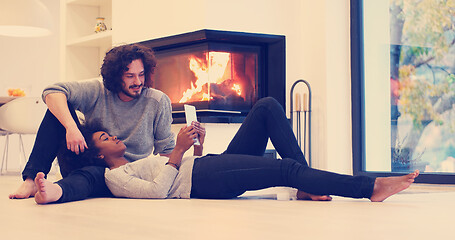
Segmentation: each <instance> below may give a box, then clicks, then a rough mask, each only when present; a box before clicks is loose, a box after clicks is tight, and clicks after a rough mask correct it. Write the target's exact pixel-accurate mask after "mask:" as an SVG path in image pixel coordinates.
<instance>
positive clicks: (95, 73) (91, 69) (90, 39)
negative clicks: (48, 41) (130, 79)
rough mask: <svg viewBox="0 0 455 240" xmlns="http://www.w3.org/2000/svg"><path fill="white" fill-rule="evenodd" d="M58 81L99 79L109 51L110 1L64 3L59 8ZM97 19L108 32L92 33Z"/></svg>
mask: <svg viewBox="0 0 455 240" xmlns="http://www.w3.org/2000/svg"><path fill="white" fill-rule="evenodd" d="M60 10H61V11H60V13H61V16H60V19H61V59H62V61H61V64H60V69H61V72H60V78H61V79H60V81H81V80H87V79H94V78H100V67H101V64H102V61H103V58H104V55H105V53H106V51H107V50H109V49H110V48H111V47H112V33H113V31H112V0H66V2H65V3H64V4H61V9H60ZM97 17H104V18H105V20H104V22H105V24H106V26H107V29H108V30H107V31H104V32H100V33H95V31H94V29H95V24H96V18H97Z"/></svg>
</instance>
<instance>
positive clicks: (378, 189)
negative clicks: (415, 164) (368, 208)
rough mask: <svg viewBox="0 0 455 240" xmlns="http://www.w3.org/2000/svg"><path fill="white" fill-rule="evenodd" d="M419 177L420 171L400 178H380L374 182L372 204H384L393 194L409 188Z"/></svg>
mask: <svg viewBox="0 0 455 240" xmlns="http://www.w3.org/2000/svg"><path fill="white" fill-rule="evenodd" d="M417 176H419V170H415V171H414V172H413V173H410V174H408V175H404V176H399V177H378V178H376V181H375V182H374V189H373V194H372V195H371V198H370V200H371V201H372V202H382V201H384V200H385V199H386V198H388V197H390V196H392V195H393V194H396V193H399V192H401V191H403V190H405V189H406V188H408V187H409V186H410V185H411V183H413V182H414V179H415V178H416V177H417Z"/></svg>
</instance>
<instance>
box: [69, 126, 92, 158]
mask: <svg viewBox="0 0 455 240" xmlns="http://www.w3.org/2000/svg"><path fill="white" fill-rule="evenodd" d="M66 148H68V150H71V151H72V152H74V153H76V154H79V153H80V152H84V150H85V149H86V148H88V147H87V143H86V142H85V139H84V136H82V133H81V131H80V130H79V129H78V128H77V127H72V128H68V129H67V130H66Z"/></svg>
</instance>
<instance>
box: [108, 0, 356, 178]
mask: <svg viewBox="0 0 455 240" xmlns="http://www.w3.org/2000/svg"><path fill="white" fill-rule="evenodd" d="M112 25H113V29H114V30H115V33H114V37H113V41H114V43H117V44H120V43H132V42H138V41H143V40H148V39H154V38H159V37H164V36H170V35H175V34H180V33H185V32H191V31H196V30H200V29H214V30H227V31H241V32H254V33H266V34H279V35H285V36H286V78H287V80H286V81H287V92H289V90H290V87H291V85H292V83H293V82H294V81H296V80H298V79H306V80H307V81H309V82H310V84H311V86H312V90H313V113H312V114H313V118H312V125H313V126H312V135H313V137H312V145H313V148H312V155H313V156H312V157H313V166H315V167H318V168H324V169H329V170H332V171H337V172H342V173H351V171H352V170H351V165H352V164H351V125H350V119H351V112H350V106H351V105H350V104H351V103H350V69H349V68H350V64H349V62H350V57H349V56H350V50H349V37H350V36H349V0H344V1H340V0H325V1H313V0H286V1H281V0H231V1H225V0H194V1H183V0H168V1H149V0H129V1H121V0H114V3H113V23H112ZM288 94H289V93H288ZM287 99H289V96H288V97H287ZM287 112H289V106H287ZM210 128H211V129H208V131H217V128H216V127H213V129H212V127H211V126H210ZM233 129H235V128H233ZM219 131H221V130H219ZM214 135H215V136H226V135H227V134H226V133H219V134H214ZM207 137H208V138H209V136H207ZM213 140H215V139H210V140H208V142H212V141H213ZM229 140H230V138H226V137H222V138H216V141H215V142H216V143H217V145H218V146H222V145H224V146H226V144H227V142H229ZM216 149H217V150H218V148H216Z"/></svg>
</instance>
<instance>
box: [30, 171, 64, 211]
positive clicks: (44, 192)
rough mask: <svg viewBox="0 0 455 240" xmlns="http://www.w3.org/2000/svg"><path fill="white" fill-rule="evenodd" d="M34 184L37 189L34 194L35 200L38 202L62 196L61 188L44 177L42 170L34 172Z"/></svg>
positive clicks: (54, 199)
mask: <svg viewBox="0 0 455 240" xmlns="http://www.w3.org/2000/svg"><path fill="white" fill-rule="evenodd" d="M35 184H36V188H37V189H38V191H37V192H36V194H35V202H36V203H38V204H46V203H51V202H55V201H57V200H59V199H60V197H61V196H62V193H63V192H62V188H61V187H60V186H59V185H58V184H56V183H52V182H51V181H49V180H47V179H45V178H44V173H42V172H39V173H38V174H36V178H35Z"/></svg>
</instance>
